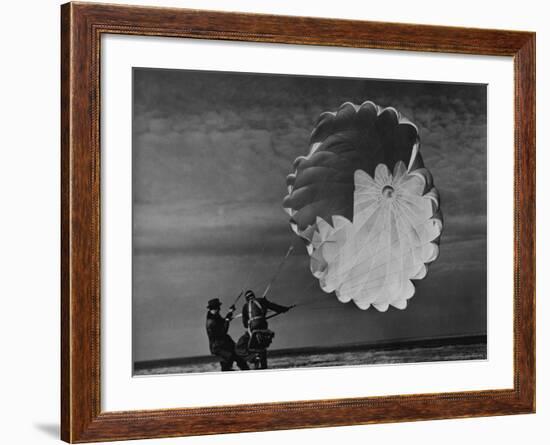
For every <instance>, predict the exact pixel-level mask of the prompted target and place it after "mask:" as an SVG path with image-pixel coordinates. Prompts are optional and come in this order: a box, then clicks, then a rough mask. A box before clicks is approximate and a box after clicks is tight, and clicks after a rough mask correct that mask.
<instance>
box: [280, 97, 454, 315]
mask: <svg viewBox="0 0 550 445" xmlns="http://www.w3.org/2000/svg"><path fill="white" fill-rule="evenodd" d="M419 150H420V138H419V135H418V129H417V127H416V126H415V125H414V124H413V123H412V122H410V121H409V120H407V119H406V118H404V117H402V116H401V115H400V114H399V112H398V111H397V110H396V109H394V108H391V107H389V108H381V107H379V106H378V105H376V104H375V103H373V102H370V101H367V102H364V103H363V104H361V105H355V104H352V103H350V102H346V103H344V104H342V105H341V106H340V108H339V109H338V111H336V112H325V113H322V114H321V115H320V116H319V118H318V120H317V123H316V124H315V128H314V129H313V132H312V133H311V138H310V147H309V153H308V154H307V156H300V157H298V158H297V159H296V160H295V161H294V163H293V172H292V173H291V174H289V175H288V176H287V188H288V195H287V196H286V197H285V198H284V200H283V207H284V208H285V210H286V211H287V212H288V214H289V215H290V225H291V227H292V229H293V230H294V232H295V233H296V234H298V235H299V236H300V237H301V238H303V239H304V241H305V243H306V247H307V251H308V254H309V256H310V269H311V272H312V274H313V275H314V276H315V277H316V278H318V279H319V283H320V286H321V288H322V289H323V291H325V292H327V293H331V292H334V293H335V294H336V296H337V298H338V300H340V301H341V302H343V303H347V302H349V301H352V300H353V301H354V303H355V304H356V305H357V306H358V307H359V308H360V309H368V308H369V307H370V306H371V305H372V306H374V307H375V308H376V309H377V310H379V311H382V312H383V311H386V310H387V309H388V307H389V306H390V305H391V306H394V307H396V308H398V309H405V308H406V306H407V300H408V299H410V298H411V297H412V296H413V295H414V292H415V287H414V285H413V283H412V282H411V280H420V279H422V278H424V277H425V276H426V273H427V265H428V264H429V263H431V262H433V261H435V260H436V258H437V257H438V255H439V238H440V235H441V231H442V229H443V217H442V214H441V211H440V208H439V194H438V192H437V189H436V188H435V187H434V186H433V179H432V175H431V173H430V172H429V171H428V170H427V169H426V168H425V167H424V163H423V160H422V157H421V155H420V151H419Z"/></svg>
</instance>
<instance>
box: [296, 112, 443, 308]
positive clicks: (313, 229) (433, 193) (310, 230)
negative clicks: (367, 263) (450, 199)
mask: <svg viewBox="0 0 550 445" xmlns="http://www.w3.org/2000/svg"><path fill="white" fill-rule="evenodd" d="M365 105H370V106H372V107H374V109H375V110H376V113H377V114H376V116H377V117H378V116H380V115H381V114H382V113H384V112H386V111H390V112H392V113H393V114H394V116H395V117H396V120H397V125H399V124H406V125H410V126H412V127H413V128H414V129H415V132H416V141H415V143H414V145H413V149H412V152H411V157H410V159H409V162H408V166H407V169H406V172H407V173H408V174H411V175H419V176H423V179H424V180H425V182H426V189H427V190H425V192H424V194H423V195H422V196H425V197H426V198H429V199H430V200H431V201H432V203H433V205H434V211H433V216H432V217H431V218H430V219H431V220H437V221H438V222H439V225H440V230H439V235H438V236H437V238H436V239H434V240H433V242H431V243H430V244H432V245H433V248H434V255H433V258H430V260H429V261H427V262H425V263H424V266H423V270H422V271H419V273H417V274H415V275H414V276H413V277H411V278H410V279H409V282H410V283H411V292H410V295H408V296H407V297H406V298H405V299H404V300H402V301H401V300H400V301H395V302H393V301H392V302H390V303H388V304H372V305H373V306H374V307H375V308H376V309H377V310H379V311H386V310H387V309H388V307H389V306H390V305H392V306H395V307H397V308H398V309H405V307H406V306H407V300H408V299H409V298H411V297H412V296H413V295H414V293H415V289H414V285H413V284H412V281H411V280H418V279H422V278H424V277H425V276H426V273H427V265H428V264H430V263H431V262H433V261H435V260H436V259H437V257H438V255H439V246H438V243H439V239H440V236H441V231H442V229H443V218H442V213H441V210H440V208H439V193H438V191H437V189H436V188H435V187H433V179H432V176H431V173H430V172H429V171H428V170H427V169H426V168H420V169H414V166H415V161H416V160H417V158H418V153H419V151H420V138H419V134H418V127H417V126H416V125H415V124H414V123H413V122H411V121H410V120H409V119H407V118H406V117H404V116H402V115H401V113H399V111H397V110H396V109H395V108H393V107H385V108H382V107H380V106H378V105H377V104H375V103H374V102H372V101H365V102H363V103H362V104H361V105H355V104H353V103H351V102H345V103H344V104H342V105H341V106H340V107H339V109H338V111H340V110H342V109H343V108H344V107H347V106H351V107H353V109H354V110H355V112H356V113H357V112H358V111H359V110H360V109H361V107H363V106H365ZM338 111H328V112H324V113H322V114H321V115H320V116H319V118H318V120H317V125H318V124H319V122H321V120H322V118H323V116H326V115H330V116H333V117H335V116H336V115H337V113H338ZM317 125H316V126H315V128H314V130H313V131H312V133H311V134H312V135H313V133H314V132H315V129H316V128H317ZM321 144H322V141H320V142H316V143H312V144H310V150H309V153H308V155H307V156H300V157H298V158H297V159H296V160H295V161H294V163H293V166H294V167H295V170H294V173H293V174H294V175H296V173H297V168H296V167H297V165H298V164H299V162H300V161H301V160H302V159H308V158H309V157H311V156H312V155H313V154H314V153H315V152H316V150H317V149H318V147H319V146H320V145H321ZM358 172H361V173H363V174H367V173H365V172H363V171H362V170H356V172H355V173H356V174H357V173H358ZM428 184H429V186H428ZM287 188H288V193H289V195H290V194H291V193H292V190H293V187H292V185H290V184H289V185H288V187H287ZM285 211H286V212H287V213H288V214H289V215H290V216H291V217H292V216H293V214H294V213H295V211H294V210H293V209H291V208H285ZM321 221H322V222H323V223H325V224H326V225H327V226H329V227H331V224H330V223H328V222H326V221H324V219H322V218H320V217H318V218H317V221H316V223H315V224H313V225H309V226H308V227H306V228H305V229H304V230H302V231H300V230H299V229H298V226H297V224H295V223H294V222H292V220H291V222H290V226H291V228H292V230H293V231H294V232H295V233H296V234H297V235H299V236H300V237H301V238H303V239H304V240H305V241H306V248H307V252H308V254H309V255H310V257H312V256H313V253H314V250H315V247H314V246H313V244H312V240H313V237H314V236H315V235H316V234H318V233H320V232H319V224H321V225H322V224H323V223H321ZM343 221H347V223H348V224H353V223H352V222H351V221H349V220H348V219H347V218H345V217H343V216H341V215H333V216H332V227H333V228H336V227H338V226H339V225H341V224H344V223H343ZM313 260H314V258H313V257H312V258H311V260H310V261H313ZM310 265H311V267H313V264H310ZM420 272H422V273H420ZM312 273H313V274H314V275H315V272H314V271H313V269H312ZM317 275H318V274H317ZM317 278H320V277H318V276H317ZM321 285H322V283H321ZM335 293H336V296H337V298H338V299H339V301H342V302H348V301H349V300H346V299H344V298H342V295H341V292H340V291H339V290H335ZM353 301H354V302H355V304H356V305H357V306H358V307H359V308H361V309H367V308H368V307H370V306H371V303H369V304H367V305H363V304H361V303H360V302H357V301H355V300H353Z"/></svg>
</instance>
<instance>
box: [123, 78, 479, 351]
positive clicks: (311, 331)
mask: <svg viewBox="0 0 550 445" xmlns="http://www.w3.org/2000/svg"><path fill="white" fill-rule="evenodd" d="M133 88H134V122H133V206H134V208H133V211H134V223H133V243H134V245H133V248H134V252H133V262H134V263H133V267H134V281H133V354H134V360H138V361H140V360H153V359H161V358H170V357H185V356H193V355H203V354H208V341H207V338H206V334H205V330H204V317H205V312H206V310H205V306H206V301H207V300H208V299H210V298H213V297H219V298H221V299H222V301H224V303H225V305H224V307H225V308H226V309H227V307H228V306H229V305H230V304H231V302H232V301H233V299H234V298H235V296H236V295H237V294H238V292H239V291H240V290H241V288H242V287H243V286H247V287H252V288H253V289H254V290H255V291H257V292H258V293H261V292H262V291H263V289H264V288H265V286H266V284H267V282H268V281H269V279H270V278H271V276H272V274H273V273H274V271H275V269H276V267H277V265H278V264H279V262H280V260H281V258H282V257H283V256H284V254H285V252H286V250H287V249H288V246H289V245H290V244H293V245H294V246H295V247H296V249H295V253H294V254H293V256H292V257H290V259H289V261H287V263H286V264H285V266H284V269H283V270H282V273H281V275H280V277H279V279H278V280H277V281H276V282H275V284H274V286H273V288H272V292H271V294H270V296H271V298H272V299H273V300H274V301H277V302H280V303H282V304H291V303H295V302H300V301H302V302H303V301H314V300H315V301H316V302H315V303H314V304H311V305H309V306H304V307H303V308H296V309H295V310H294V311H292V312H290V313H288V314H287V315H283V316H281V317H279V318H276V319H274V320H273V322H272V324H271V326H272V328H273V329H274V330H275V331H276V333H277V335H276V338H275V341H274V344H273V348H289V347H303V346H323V345H338V344H345V343H360V342H371V341H372V342H374V341H380V340H393V339H413V338H423V337H430V338H432V337H442V336H452V335H474V334H483V333H485V332H486V312H487V311H486V295H487V293H486V285H487V284H486V272H487V271H486V195H487V193H486V171H487V169H486V166H487V161H486V129H487V122H486V107H487V104H486V86H484V85H474V84H471V85H463V84H447V83H446V84H440V83H429V82H411V81H382V80H367V79H350V78H327V77H300V76H280V75H261V74H242V73H223V72H196V71H185V70H157V69H141V68H139V69H134V87H133ZM365 100H372V101H374V102H375V103H377V104H378V105H381V106H393V107H395V108H397V109H398V110H399V111H400V112H401V113H402V114H403V115H404V116H406V117H407V118H409V119H410V120H412V121H413V122H414V123H415V124H416V125H417V126H418V128H419V131H420V137H421V142H422V145H421V153H422V156H423V158H424V161H425V164H426V166H427V168H428V169H429V170H430V171H431V172H432V174H433V177H434V182H435V185H436V186H437V188H438V190H439V192H440V194H441V206H442V209H443V214H444V219H445V227H444V232H443V236H442V239H441V245H440V257H439V259H438V260H437V261H436V262H435V263H434V264H432V265H431V266H430V268H429V272H428V276H427V277H426V278H425V279H424V280H422V281H419V282H416V289H417V290H416V294H415V296H414V297H413V298H412V299H411V300H410V301H409V306H408V307H407V309H406V310H403V311H400V310H397V309H394V308H390V309H389V310H388V312H386V313H379V312H377V311H376V310H374V309H373V308H371V309H369V310H367V311H361V310H360V309H358V308H357V307H356V306H355V305H354V304H353V303H350V304H346V305H344V304H341V303H338V302H337V300H336V298H335V297H334V296H333V295H329V294H325V293H324V292H323V291H321V290H320V288H319V286H318V282H317V280H316V279H315V278H313V276H312V275H311V273H310V271H309V257H308V256H307V253H306V251H305V247H304V246H303V243H302V242H301V240H299V239H298V238H297V236H296V235H295V234H294V233H293V232H292V231H291V229H290V227H289V225H288V215H287V214H286V213H284V211H283V209H282V205H281V203H282V199H283V197H284V196H285V194H286V187H285V177H286V175H287V174H288V173H289V172H290V170H291V165H292V161H293V160H294V159H295V158H296V157H297V156H299V155H301V154H305V153H307V151H308V139H309V134H310V132H311V130H312V128H313V125H314V122H315V120H316V119H317V116H318V115H319V113H321V112H323V111H329V110H335V109H337V108H338V107H339V106H340V105H341V104H342V103H343V102H345V101H351V102H354V103H358V104H359V103H362V102H363V101H365ZM317 300H318V302H317ZM242 331H243V328H242V325H241V324H240V320H237V321H235V322H233V324H232V326H231V329H230V333H231V334H232V336H233V337H234V338H235V339H236V338H237V337H238V336H239V335H240V334H241V333H242Z"/></svg>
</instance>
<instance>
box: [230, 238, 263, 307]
mask: <svg viewBox="0 0 550 445" xmlns="http://www.w3.org/2000/svg"><path fill="white" fill-rule="evenodd" d="M266 244H267V243H266V242H265V241H264V243H263V244H262V250H260V256H261V255H262V254H263V253H264V250H265V246H266ZM252 272H253V270H252V268H251V267H250V268H249V269H248V274H247V276H246V280H245V281H244V285H243V287H242V288H241V292H240V293H239V295H238V296H237V298H236V299H235V301H234V302H233V305H236V304H237V303H238V302H239V300H240V299H241V297H242V296H243V295H244V293H245V292H246V290H247V289H248V285H249V284H250V279H251V278H252Z"/></svg>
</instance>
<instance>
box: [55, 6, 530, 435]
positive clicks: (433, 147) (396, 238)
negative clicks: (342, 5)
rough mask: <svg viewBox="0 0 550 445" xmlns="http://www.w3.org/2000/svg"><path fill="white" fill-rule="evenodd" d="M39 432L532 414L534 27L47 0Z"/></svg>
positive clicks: (238, 428) (197, 430)
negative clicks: (48, 301)
mask: <svg viewBox="0 0 550 445" xmlns="http://www.w3.org/2000/svg"><path fill="white" fill-rule="evenodd" d="M61 18H62V20H61V21H62V23H61V25H62V26H61V32H62V46H61V61H62V67H61V68H62V69H61V71H62V79H61V80H62V82H61V84H62V88H61V102H62V131H61V136H62V137H61V151H62V159H61V162H62V178H61V184H62V187H61V188H62V227H61V230H62V245H61V251H62V255H61V256H62V265H61V266H62V267H61V269H62V276H61V282H62V286H61V287H62V293H61V309H62V338H61V349H62V375H61V391H62V393H61V399H62V410H61V411H62V412H61V417H62V421H61V425H62V427H61V435H62V439H63V440H65V441H67V442H71V443H75V442H94V441H107V440H123V439H139V438H154V437H174V436H185V435H201V434H216V433H228V432H245V431H264V430H277V429H289V428H307V427H319V426H338V425H353V424H367V423H377V422H400V421H412V420H424V419H440V418H454V417H474V416H490V415H508V414H520V413H533V412H534V411H535V229H534V225H535V35H534V33H530V32H518V31H502V30H487V29H467V28H450V27H438V26H421V25H408V24H390V23H380V22H360V21H347V20H333V19H318V18H306V17H285V16H268V15H254V14H239V13H222V12H213V11H197V10H185V9H172V8H147V7H134V6H117V5H106V4H101V5H100V4H91V3H86V4H81V3H67V4H65V5H63V6H62V9H61Z"/></svg>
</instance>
